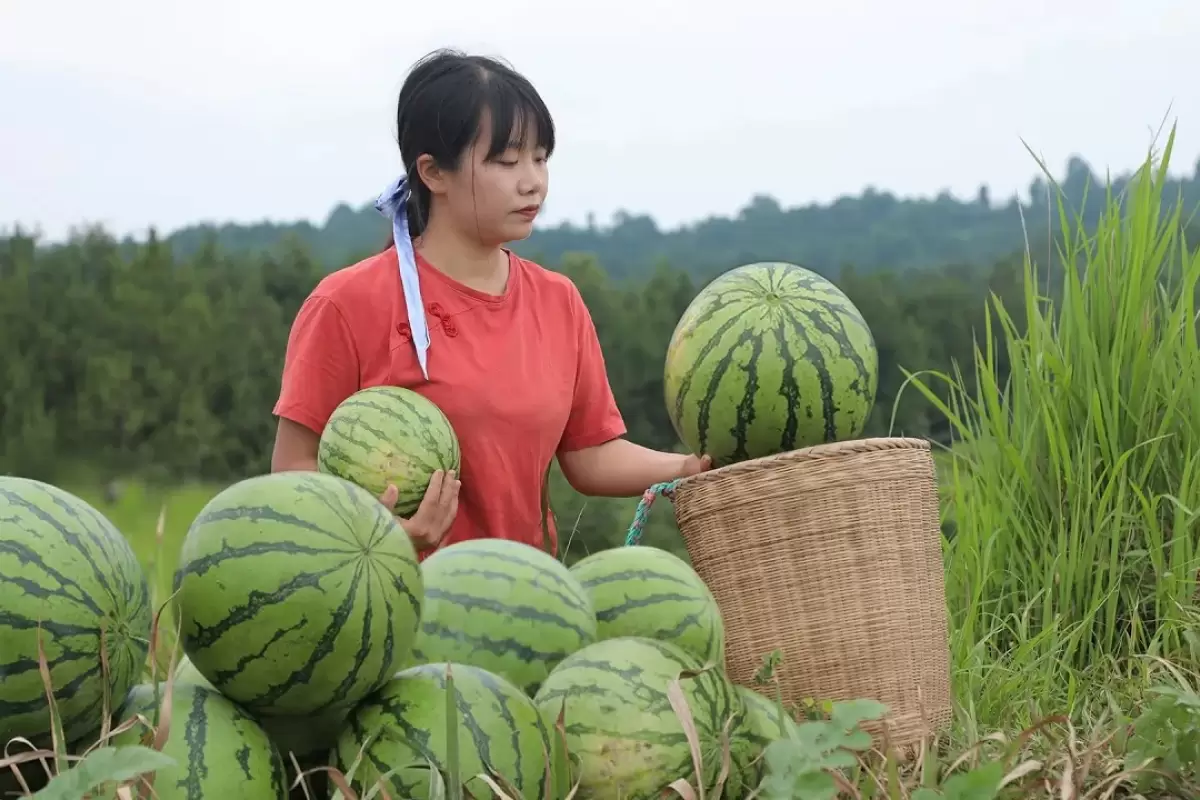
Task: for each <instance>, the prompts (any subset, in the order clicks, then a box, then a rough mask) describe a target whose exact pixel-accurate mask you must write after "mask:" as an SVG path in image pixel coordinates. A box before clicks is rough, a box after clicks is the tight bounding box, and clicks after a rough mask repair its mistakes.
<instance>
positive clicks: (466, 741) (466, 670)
mask: <svg viewBox="0 0 1200 800" xmlns="http://www.w3.org/2000/svg"><path fill="white" fill-rule="evenodd" d="M447 673H449V675H451V676H452V678H453V684H454V705H455V708H456V709H457V713H458V721H457V727H458V756H459V767H458V775H459V777H460V778H461V779H462V781H463V786H464V789H466V790H467V791H468V792H470V795H471V796H472V797H491V796H492V792H491V791H490V790H489V789H488V787H487V785H486V784H485V783H483V782H482V781H481V780H479V778H478V777H477V776H479V775H481V774H488V768H490V769H491V770H493V771H494V772H495V773H497V774H499V775H500V776H501V777H502V778H503V779H504V781H505V782H506V783H507V784H510V785H511V786H513V787H515V788H516V789H517V790H518V791H519V792H520V794H519V795H518V796H520V797H528V798H535V797H547V796H553V795H552V794H551V795H548V794H547V793H546V792H545V789H546V787H547V786H554V785H556V784H555V783H554V782H553V781H554V777H553V776H554V774H555V771H554V765H553V758H554V747H553V744H552V741H551V738H550V736H551V734H550V730H549V729H548V728H547V727H546V724H545V720H544V718H543V717H542V715H541V714H540V713H539V711H538V708H537V707H536V706H535V705H534V703H533V700H531V699H530V698H529V697H528V696H527V695H525V694H524V693H523V692H522V691H521V690H520V689H518V688H517V687H516V686H514V685H513V684H512V683H510V682H509V681H507V680H505V679H504V678H502V677H500V676H499V675H495V674H493V673H490V672H488V671H487V670H483V669H478V668H476V667H471V666H468V665H466V664H450V665H446V664H422V665H420V666H416V667H410V668H409V669H406V670H404V671H403V672H400V673H397V674H396V676H395V677H393V678H392V680H391V681H389V682H388V683H387V685H386V686H384V687H383V688H382V689H380V690H379V691H378V692H375V693H374V694H372V695H371V696H370V697H368V698H367V700H365V701H364V702H363V703H361V704H359V706H358V708H357V709H356V710H355V712H354V715H353V716H352V717H351V719H350V723H349V725H348V727H347V728H346V730H345V732H344V733H343V734H342V736H341V738H340V739H339V740H338V743H337V751H336V752H337V762H338V764H337V766H338V768H339V769H340V770H341V771H342V772H343V773H347V772H349V770H350V768H351V766H352V765H353V764H354V762H355V759H356V758H358V755H359V751H360V750H362V749H363V748H364V745H365V752H364V755H363V758H362V761H361V762H360V764H359V766H358V768H357V769H356V770H355V772H354V774H353V780H354V788H355V789H356V790H357V791H358V793H359V795H360V796H367V795H366V793H367V792H368V791H370V789H371V788H372V787H374V786H375V784H376V783H377V782H378V781H379V779H380V776H381V774H382V772H381V770H380V765H383V769H384V770H395V772H394V773H393V774H392V775H391V776H390V777H389V778H388V779H387V782H386V784H385V786H386V788H387V789H388V791H389V792H390V793H391V795H392V797H403V798H409V800H421V799H422V798H428V797H430V796H431V795H430V786H429V770H428V768H425V767H424V766H423V765H426V764H432V765H433V767H434V768H436V769H439V770H443V771H445V770H446V769H447V768H448V767H447V765H448V761H447V752H448V751H447V747H446V745H447V738H446V733H447V728H446V723H447V712H446V709H447V703H446V700H447V697H446V687H447V681H446V676H447ZM501 785H502V786H503V785H504V784H503V783H502V784H501Z"/></svg>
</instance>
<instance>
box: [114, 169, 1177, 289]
mask: <svg viewBox="0 0 1200 800" xmlns="http://www.w3.org/2000/svg"><path fill="white" fill-rule="evenodd" d="M1030 165H1031V169H1036V167H1037V165H1036V164H1035V163H1034V162H1032V161H1031V162H1030ZM1109 182H1110V177H1109V176H1107V175H1105V174H1103V173H1097V172H1096V171H1095V170H1093V169H1092V168H1091V167H1090V166H1089V165H1088V163H1087V162H1086V161H1085V160H1084V159H1082V158H1081V157H1078V156H1075V157H1072V158H1070V159H1069V160H1068V162H1067V164H1066V166H1065V169H1064V170H1063V173H1062V176H1061V177H1060V178H1058V179H1057V180H1055V181H1054V184H1055V185H1053V186H1051V181H1050V179H1049V177H1048V176H1047V175H1045V174H1040V173H1039V174H1038V175H1037V176H1035V177H1034V178H1032V179H1031V180H1030V181H1029V184H1028V187H1027V190H1026V192H1027V196H1026V197H1025V198H1023V199H1018V198H1016V197H1007V198H999V197H993V196H992V192H991V191H990V190H989V188H988V187H987V186H980V187H979V189H978V190H977V191H976V192H975V194H974V196H972V197H970V198H967V199H958V198H956V197H954V196H952V195H951V194H950V193H949V192H941V193H939V194H938V195H937V196H936V197H932V198H927V199H926V198H903V197H898V196H896V195H895V194H894V193H891V192H887V191H882V190H879V189H875V188H867V189H865V190H863V191H862V192H860V193H859V194H857V195H847V196H844V197H840V198H838V199H837V200H835V201H833V202H831V203H827V204H809V205H805V206H797V207H793V208H785V207H784V206H783V205H781V204H780V203H779V201H778V200H776V199H775V198H772V197H769V196H766V195H760V196H756V197H753V198H751V199H750V201H749V202H748V203H747V204H746V205H745V206H744V207H743V208H741V209H740V210H739V211H738V212H737V213H736V214H735V215H733V216H732V217H722V216H714V217H711V218H708V219H704V220H700V221H698V222H696V223H694V224H690V225H684V226H681V227H679V228H678V229H675V230H664V229H662V228H661V227H660V226H659V225H658V224H657V223H656V222H655V220H654V219H653V218H651V217H649V216H647V215H646V214H643V213H634V212H629V211H624V212H620V213H618V214H617V215H616V216H615V219H614V220H613V222H612V223H611V224H608V225H600V224H598V223H597V222H596V221H595V219H594V217H591V218H589V219H588V221H587V222H586V223H584V224H581V225H580V224H571V223H562V224H560V225H556V226H553V227H547V226H539V227H538V229H537V230H535V231H534V233H533V235H532V236H530V237H529V239H527V240H526V241H523V242H519V243H517V244H516V245H515V249H516V251H517V252H518V253H520V254H521V255H523V256H526V257H529V258H532V259H534V260H536V261H539V262H540V263H545V264H557V263H559V262H560V261H562V259H563V258H564V257H565V256H567V255H569V254H571V253H591V254H593V255H595V257H596V258H597V259H598V260H599V261H600V263H601V264H603V265H604V269H605V271H606V272H607V273H608V274H609V275H610V276H611V277H612V278H613V279H614V280H625V279H627V278H628V279H634V280H639V281H640V280H642V279H643V278H644V276H645V275H646V274H647V273H649V272H650V271H651V270H653V269H654V268H655V267H656V266H657V265H659V264H661V263H665V264H670V265H671V266H673V267H675V268H677V269H680V270H683V271H686V272H688V273H689V274H691V275H692V276H693V277H695V278H696V279H697V280H702V281H706V280H708V279H710V278H712V277H713V276H714V275H715V274H717V273H718V272H720V271H722V270H725V269H728V268H729V267H730V266H731V265H736V264H745V263H749V262H752V261H765V260H773V259H779V258H782V259H785V260H788V261H793V262H795V263H799V264H804V265H805V266H807V267H809V268H811V269H814V270H816V271H817V272H820V273H821V274H823V275H826V276H829V277H836V276H837V275H838V273H839V271H840V270H841V269H842V268H843V267H844V266H846V265H848V264H852V265H854V267H855V268H856V269H858V270H859V271H861V272H874V271H895V272H898V273H904V272H909V271H925V270H928V269H931V268H934V269H936V268H940V267H943V266H947V265H958V266H962V265H971V266H975V267H982V268H984V269H986V268H988V267H990V266H991V265H992V264H993V263H995V262H996V261H999V260H1001V259H1004V258H1006V257H1007V256H1008V255H1009V254H1010V253H1012V252H1014V251H1017V250H1020V249H1021V248H1022V247H1024V246H1025V244H1026V241H1027V240H1029V241H1030V242H1039V241H1046V240H1048V239H1049V237H1056V236H1058V235H1059V233H1060V232H1061V224H1060V220H1059V217H1058V209H1057V195H1061V196H1062V197H1063V198H1064V199H1065V201H1066V204H1067V207H1068V208H1069V209H1070V210H1071V211H1072V212H1073V213H1074V212H1078V213H1079V215H1080V216H1081V218H1082V219H1083V220H1084V222H1085V223H1086V224H1087V225H1088V226H1089V227H1090V225H1091V224H1093V223H1094V222H1095V221H1096V219H1097V217H1098V216H1099V214H1100V212H1101V211H1102V209H1103V208H1104V202H1105V198H1104V193H1105V190H1104V187H1105V186H1106V185H1108V184H1109ZM1128 185H1129V175H1117V176H1112V177H1111V188H1112V191H1113V192H1114V193H1116V194H1119V193H1121V192H1122V191H1124V190H1125V188H1126V187H1127V186H1128ZM1164 197H1165V198H1168V199H1170V198H1175V197H1178V198H1179V199H1180V200H1182V202H1183V204H1184V207H1185V208H1186V209H1189V210H1190V209H1194V208H1196V207H1197V206H1198V205H1200V164H1197V165H1196V167H1194V168H1193V172H1192V174H1191V175H1183V176H1180V177H1178V178H1176V179H1173V180H1171V181H1169V183H1168V185H1166V186H1165V187H1164ZM388 233H389V230H388V227H387V223H386V222H385V221H384V220H383V219H382V218H381V217H380V216H379V214H378V213H377V212H376V211H375V209H374V208H373V207H371V204H370V203H363V204H361V205H359V206H358V207H352V206H350V205H348V204H341V205H338V206H337V207H336V208H334V209H333V210H332V211H331V212H330V214H329V215H328V216H327V218H326V219H325V220H324V221H323V222H320V223H313V222H307V221H305V222H295V223H276V222H261V223H257V224H226V225H219V226H218V225H193V226H189V227H186V228H183V229H181V230H178V231H175V232H174V233H172V234H171V235H170V236H169V237H167V240H168V241H169V242H170V244H171V246H172V248H173V249H174V251H175V252H176V253H179V254H180V255H182V256H190V255H192V254H194V253H196V252H198V251H199V250H200V249H201V248H202V247H205V246H207V243H208V242H210V241H216V242H217V243H218V244H219V245H220V246H221V247H222V248H224V249H227V250H231V251H236V252H243V251H249V250H255V251H270V252H274V253H276V254H279V253H282V252H286V249H287V248H289V247H292V246H294V244H295V243H299V244H301V245H303V246H304V247H305V248H306V249H307V250H308V251H309V252H310V253H311V256H312V258H313V259H315V260H316V261H318V262H319V263H321V264H322V265H324V266H325V267H326V268H327V269H335V268H337V267H339V266H341V265H343V264H347V263H351V262H352V261H354V260H356V259H357V258H359V257H361V256H363V255H365V254H366V253H368V252H370V251H371V250H372V249H375V248H377V247H379V246H382V243H383V242H384V241H385V240H386V238H387V236H388ZM136 244H137V243H135V242H132V241H130V242H127V245H128V246H129V247H130V248H131V249H132V248H136ZM1041 252H1045V249H1044V248H1043V249H1042V250H1041Z"/></svg>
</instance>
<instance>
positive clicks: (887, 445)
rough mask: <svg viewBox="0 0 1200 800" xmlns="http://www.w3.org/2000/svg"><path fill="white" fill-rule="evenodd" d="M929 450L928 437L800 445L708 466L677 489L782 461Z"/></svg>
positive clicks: (878, 437)
mask: <svg viewBox="0 0 1200 800" xmlns="http://www.w3.org/2000/svg"><path fill="white" fill-rule="evenodd" d="M932 449H933V448H932V446H931V445H930V443H929V440H928V439H918V438H915V437H911V436H875V437H871V438H867V439H846V440H843V441H838V442H826V443H823V444H816V445H812V446H810V447H801V448H799V449H798V450H789V451H787V452H785V453H776V454H774V455H769V456H763V457H762V458H754V459H750V460H749V461H739V462H737V463H734V464H727V465H725V466H723V467H716V468H715V469H710V470H708V471H707V472H700V473H697V474H695V475H691V476H689V477H687V478H684V479H683V480H682V481H680V482H679V485H678V489H690V488H692V487H695V486H700V485H703V484H705V483H711V482H713V481H718V480H722V479H724V478H730V477H737V476H740V475H747V474H753V473H756V472H762V471H764V470H770V469H776V468H777V467H779V466H780V465H782V464H792V463H796V462H802V461H820V460H822V459H827V458H844V457H846V456H850V455H856V454H859V453H872V452H879V451H884V450H922V451H925V452H930V451H931V450H932Z"/></svg>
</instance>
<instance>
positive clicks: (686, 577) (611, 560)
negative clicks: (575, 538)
mask: <svg viewBox="0 0 1200 800" xmlns="http://www.w3.org/2000/svg"><path fill="white" fill-rule="evenodd" d="M571 573H572V574H573V575H575V577H576V578H578V579H579V582H580V585H582V586H583V588H584V589H585V590H586V591H587V592H588V594H589V596H590V597H591V602H592V607H593V608H594V609H595V611H596V621H597V637H598V638H599V639H612V638H618V637H624V636H638V637H645V638H648V639H654V640H655V641H659V642H665V643H667V644H670V645H674V646H676V647H679V648H681V649H683V650H684V651H685V652H687V653H689V654H691V655H692V656H694V657H696V658H697V659H699V660H700V662H701V663H704V664H708V663H711V664H713V665H715V666H717V667H718V668H722V667H723V666H724V663H725V624H724V620H723V619H722V618H721V609H720V607H719V606H717V601H716V599H715V598H714V597H713V596H712V592H710V591H709V589H708V586H707V585H706V584H705V583H704V581H703V580H702V579H701V578H700V576H699V575H697V574H696V572H695V570H693V569H692V568H691V567H690V566H689V565H688V564H687V562H685V561H684V560H683V559H681V558H679V557H678V556H676V555H674V554H672V553H669V552H667V551H665V550H660V549H659V548H657V547H647V546H644V545H635V546H631V547H618V548H613V549H610V550H602V551H600V552H598V553H593V554H592V555H590V556H588V557H586V558H584V559H581V560H580V561H578V562H576V563H575V565H574V566H572V567H571Z"/></svg>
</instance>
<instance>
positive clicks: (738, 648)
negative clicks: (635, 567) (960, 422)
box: [674, 438, 952, 753]
mask: <svg viewBox="0 0 1200 800" xmlns="http://www.w3.org/2000/svg"><path fill="white" fill-rule="evenodd" d="M674 505H675V517H676V520H677V521H678V524H679V529H680V532H681V533H682V534H683V538H684V541H685V543H686V545H687V549H688V552H689V553H690V555H691V559H692V564H693V566H694V567H695V569H696V572H697V573H699V575H700V577H701V578H703V579H704V581H705V582H706V583H707V584H708V586H709V588H710V589H711V590H712V592H713V595H714V596H715V597H716V600H717V603H718V605H719V606H720V608H721V613H722V615H723V616H724V619H725V629H726V637H727V646H726V670H727V673H728V675H729V677H730V678H731V679H732V680H733V681H734V682H735V683H738V684H741V685H743V686H751V685H752V682H753V678H754V674H755V672H756V671H757V670H759V669H760V668H761V666H762V659H763V656H765V655H767V654H769V653H770V652H771V651H773V650H776V649H779V650H781V651H782V654H783V662H782V664H781V665H780V667H779V669H778V670H777V672H776V675H777V677H778V679H779V681H780V687H781V689H782V692H783V697H784V701H785V702H787V703H796V702H800V701H802V700H804V699H806V698H814V699H820V700H831V701H832V700H850V699H856V698H871V699H875V700H878V701H880V702H882V703H885V704H886V705H887V706H888V707H889V710H890V713H889V715H888V717H887V718H886V719H885V720H884V724H885V725H886V728H887V731H886V733H887V735H886V739H887V742H888V743H889V745H890V746H893V747H896V748H898V749H899V750H902V751H904V750H908V751H909V752H910V753H911V749H912V747H913V746H914V745H916V744H917V743H918V742H919V741H920V740H922V739H924V738H926V737H928V736H930V735H932V734H934V733H935V732H937V731H938V730H939V729H941V728H943V727H944V726H945V725H946V724H947V723H948V722H949V721H950V717H951V713H952V706H951V694H950V674H949V673H950V668H949V645H948V636H947V619H946V604H945V573H944V567H943V562H942V551H941V538H940V532H939V524H938V498H937V489H936V485H935V480H934V465H933V458H932V455H931V453H930V450H929V445H928V443H926V442H924V441H922V440H919V439H904V438H883V439H865V440H860V441H850V442H839V443H836V444H828V445H821V446H818V447H811V448H806V449H803V450H797V451H794V452H791V453H786V454H783V455H779V456H772V457H769V458H763V459H758V460H755V461H749V462H743V463H740V464H734V465H730V466H728V467H723V468H721V469H717V470H713V471H711V472H707V473H704V474H701V475H697V476H695V477H692V478H689V479H687V480H684V481H682V482H681V483H680V484H679V485H678V487H677V488H676V489H675V491H674ZM864 727H866V726H864ZM868 730H869V731H870V733H871V734H872V735H873V736H874V737H875V739H876V743H877V744H878V743H881V741H882V739H883V733H884V730H883V727H882V726H879V725H875V726H873V727H869V728H868Z"/></svg>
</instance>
